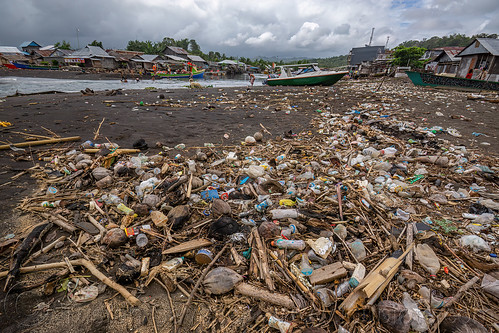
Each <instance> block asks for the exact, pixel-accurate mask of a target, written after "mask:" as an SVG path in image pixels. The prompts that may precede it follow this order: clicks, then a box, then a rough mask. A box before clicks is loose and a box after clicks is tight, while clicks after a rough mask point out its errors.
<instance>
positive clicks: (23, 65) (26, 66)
mask: <svg viewBox="0 0 499 333" xmlns="http://www.w3.org/2000/svg"><path fill="white" fill-rule="evenodd" d="M12 65H13V66H15V68H19V69H52V70H55V69H59V67H57V66H55V67H52V66H43V65H31V64H23V63H20V62H15V61H13V62H12ZM7 67H9V68H12V67H10V66H7Z"/></svg>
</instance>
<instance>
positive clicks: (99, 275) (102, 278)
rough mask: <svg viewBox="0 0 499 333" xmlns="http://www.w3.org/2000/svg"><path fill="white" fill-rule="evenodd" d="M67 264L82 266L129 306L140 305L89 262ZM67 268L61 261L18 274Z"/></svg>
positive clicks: (0, 273)
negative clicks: (122, 298)
mask: <svg viewBox="0 0 499 333" xmlns="http://www.w3.org/2000/svg"><path fill="white" fill-rule="evenodd" d="M69 263H70V264H71V265H72V266H83V267H85V268H86V269H88V270H89V271H90V273H92V275H93V276H95V277H96V278H98V279H99V280H100V281H102V282H103V283H104V284H106V285H107V286H108V287H110V288H112V289H114V290H116V291H117V292H119V293H120V294H121V295H122V296H123V297H124V298H125V300H126V301H127V302H128V303H130V304H131V305H133V306H137V305H139V304H140V300H139V299H137V298H136V297H135V296H133V295H132V294H130V292H128V290H126V289H125V287H123V286H122V285H120V284H118V283H116V282H114V281H113V280H111V279H110V278H108V277H107V276H105V275H104V274H103V273H101V272H100V271H99V270H98V269H97V267H95V266H94V264H92V262H91V261H89V260H86V259H76V260H70V261H69ZM67 267H68V265H67V263H66V262H65V261H63V262H56V263H51V264H43V265H34V266H29V267H21V268H20V270H19V271H20V273H30V272H37V271H43V270H47V269H52V268H67ZM8 274H9V272H6V271H5V272H0V278H3V277H5V276H7V275H8Z"/></svg>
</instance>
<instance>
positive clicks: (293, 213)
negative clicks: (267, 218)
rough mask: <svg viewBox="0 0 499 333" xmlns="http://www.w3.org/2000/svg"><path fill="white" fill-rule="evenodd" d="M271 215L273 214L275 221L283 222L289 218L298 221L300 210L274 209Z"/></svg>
mask: <svg viewBox="0 0 499 333" xmlns="http://www.w3.org/2000/svg"><path fill="white" fill-rule="evenodd" d="M270 213H271V214H272V219H273V220H281V219H287V218H292V219H296V218H298V215H299V214H298V210H296V209H272V210H271V211H270Z"/></svg>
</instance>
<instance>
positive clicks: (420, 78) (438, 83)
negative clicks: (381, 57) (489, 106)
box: [406, 71, 499, 91]
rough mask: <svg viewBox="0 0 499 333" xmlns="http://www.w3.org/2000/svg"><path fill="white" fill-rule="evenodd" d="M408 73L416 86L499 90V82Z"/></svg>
mask: <svg viewBox="0 0 499 333" xmlns="http://www.w3.org/2000/svg"><path fill="white" fill-rule="evenodd" d="M406 74H407V76H408V77H409V79H410V80H411V81H412V83H413V84H414V85H415V86H423V87H450V88H464V89H476V90H493V91H499V82H493V81H483V80H473V79H465V78H459V77H447V76H439V75H434V74H428V73H419V72H412V71H406Z"/></svg>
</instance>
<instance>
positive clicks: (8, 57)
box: [0, 53, 28, 61]
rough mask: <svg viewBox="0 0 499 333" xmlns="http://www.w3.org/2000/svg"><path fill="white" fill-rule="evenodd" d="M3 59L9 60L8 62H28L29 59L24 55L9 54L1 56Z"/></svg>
mask: <svg viewBox="0 0 499 333" xmlns="http://www.w3.org/2000/svg"><path fill="white" fill-rule="evenodd" d="M0 56H1V57H2V58H4V59H6V60H8V61H22V60H28V57H26V56H25V55H24V54H22V53H8V54H5V53H4V54H1V55H0Z"/></svg>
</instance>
